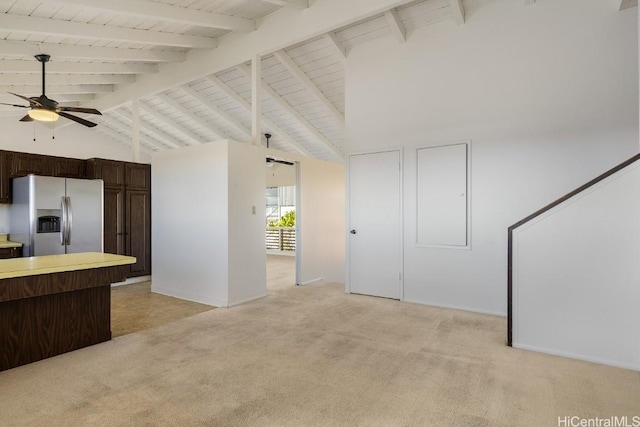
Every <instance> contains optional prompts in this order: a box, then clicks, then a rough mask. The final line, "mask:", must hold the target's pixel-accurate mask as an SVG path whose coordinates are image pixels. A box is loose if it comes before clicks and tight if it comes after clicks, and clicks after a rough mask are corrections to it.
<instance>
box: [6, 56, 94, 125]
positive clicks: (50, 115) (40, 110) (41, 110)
mask: <svg viewBox="0 0 640 427" xmlns="http://www.w3.org/2000/svg"><path fill="white" fill-rule="evenodd" d="M49 58H51V57H50V56H49V55H46V54H44V53H43V54H40V55H36V59H37V60H38V61H39V62H40V63H42V95H40V96H32V97H31V98H27V97H26V96H23V95H18V94H17V93H13V92H9V93H10V94H11V95H15V96H17V97H18V98H22V99H24V100H25V101H27V102H29V105H17V104H6V103H4V102H2V103H0V104H2V105H10V106H12V107H19V108H29V111H28V112H27V115H26V116H24V117H23V118H21V119H20V121H21V122H32V121H34V120H37V121H40V122H55V121H56V120H58V119H59V118H60V116H62V117H65V118H67V119H69V120H73V121H74V122H77V123H80V124H81V125H84V126H87V127H90V128H92V127H94V126H96V125H97V123H94V122H90V121H89V120H85V119H83V118H81V117H78V116H74V115H72V114H68V112H72V113H85V114H99V115H102V113H101V112H100V111H98V110H96V109H95V108H81V107H61V106H59V105H58V103H57V102H56V101H54V100H53V99H50V98H47V96H46V95H45V94H44V87H45V86H44V78H45V64H46V63H47V62H49Z"/></svg>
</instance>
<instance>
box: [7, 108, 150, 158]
mask: <svg viewBox="0 0 640 427" xmlns="http://www.w3.org/2000/svg"><path fill="white" fill-rule="evenodd" d="M19 118H20V117H1V118H0V126H1V127H2V138H1V139H0V150H9V151H21V152H25V153H36V154H46V155H49V156H62V157H73V158H76V159H89V158H92V157H100V158H105V159H113V160H123V161H129V162H130V161H133V153H132V151H131V148H129V147H125V146H124V145H122V144H120V143H118V142H116V141H114V140H113V139H110V138H108V137H106V136H104V135H102V134H101V133H99V132H98V130H97V129H98V127H99V126H100V125H98V127H95V128H87V127H84V126H81V125H78V124H72V125H69V126H65V127H63V128H58V127H59V126H60V125H61V124H64V122H68V121H67V120H63V119H61V120H59V121H58V122H56V127H55V128H54V129H53V130H52V128H51V127H50V125H48V124H45V123H33V122H32V123H21V122H19V121H18V119H19ZM34 130H35V137H36V140H35V141H34V140H33V138H34ZM52 132H53V133H52ZM53 134H55V139H51V137H52V135H53ZM140 161H141V162H143V163H148V162H150V161H151V157H150V156H149V155H148V154H145V153H142V154H141V160H140Z"/></svg>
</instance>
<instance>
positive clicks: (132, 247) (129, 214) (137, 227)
mask: <svg viewBox="0 0 640 427" xmlns="http://www.w3.org/2000/svg"><path fill="white" fill-rule="evenodd" d="M125 229H126V230H127V233H128V234H127V236H126V242H127V243H126V254H127V255H129V256H134V257H136V260H137V261H136V263H135V264H132V265H131V273H130V276H132V277H133V276H145V275H148V274H151V256H150V255H151V197H150V194H149V191H147V190H126V226H125Z"/></svg>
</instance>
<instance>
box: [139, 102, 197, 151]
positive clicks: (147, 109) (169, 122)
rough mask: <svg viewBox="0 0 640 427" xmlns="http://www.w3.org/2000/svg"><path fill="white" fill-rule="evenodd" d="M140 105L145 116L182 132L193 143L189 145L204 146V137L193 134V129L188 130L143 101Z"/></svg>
mask: <svg viewBox="0 0 640 427" xmlns="http://www.w3.org/2000/svg"><path fill="white" fill-rule="evenodd" d="M138 105H139V106H140V109H141V110H142V111H143V113H144V114H148V115H150V116H151V117H153V118H155V119H156V120H159V121H161V122H164V123H166V124H167V125H168V126H171V127H172V128H173V129H175V130H176V131H177V132H180V133H181V134H182V135H184V137H185V138H186V139H187V140H190V141H191V144H189V145H195V144H202V143H203V142H205V141H204V140H203V139H202V137H200V136H199V135H198V134H196V133H195V132H193V131H192V130H191V129H188V128H186V127H185V126H183V125H181V124H180V123H178V122H176V121H175V120H173V119H171V118H169V117H167V116H166V115H163V114H162V113H160V112H159V111H157V110H156V109H155V108H153V107H151V106H149V105H147V104H146V103H145V102H143V101H141V102H140V103H139V104H138Z"/></svg>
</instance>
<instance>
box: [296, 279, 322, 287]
mask: <svg viewBox="0 0 640 427" xmlns="http://www.w3.org/2000/svg"><path fill="white" fill-rule="evenodd" d="M320 281H322V277H318V278H317V279H311V280H307V281H306V282H302V283H300V285H301V286H305V285H310V284H312V283H316V282H320Z"/></svg>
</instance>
